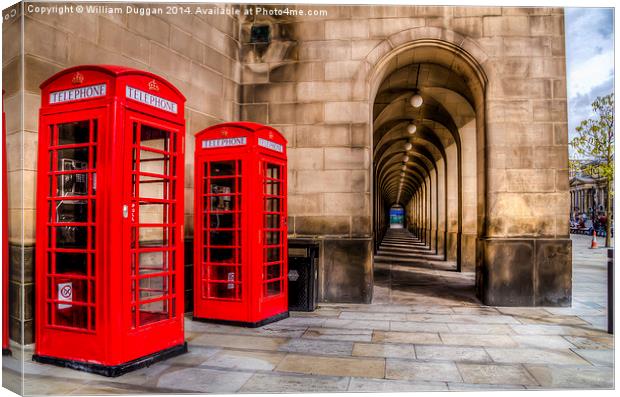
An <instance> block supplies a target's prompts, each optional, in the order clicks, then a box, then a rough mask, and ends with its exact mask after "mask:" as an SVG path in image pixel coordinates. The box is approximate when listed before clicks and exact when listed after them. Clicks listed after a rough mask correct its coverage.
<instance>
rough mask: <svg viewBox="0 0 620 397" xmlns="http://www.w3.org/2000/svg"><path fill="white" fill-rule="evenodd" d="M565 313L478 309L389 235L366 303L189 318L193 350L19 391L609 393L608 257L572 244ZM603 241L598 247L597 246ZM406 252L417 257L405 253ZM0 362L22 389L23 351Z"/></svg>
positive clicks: (467, 280) (466, 292) (69, 374)
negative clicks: (251, 319) (114, 373)
mask: <svg viewBox="0 0 620 397" xmlns="http://www.w3.org/2000/svg"><path fill="white" fill-rule="evenodd" d="M572 240H573V258H574V270H573V294H574V297H573V305H572V307H570V308H502V307H488V306H482V305H481V304H480V303H479V302H478V301H477V299H476V298H475V296H474V290H473V283H474V275H473V274H471V273H470V274H468V273H456V272H454V271H452V269H453V268H454V264H451V263H446V262H441V261H440V260H439V259H440V258H437V257H435V256H434V255H429V254H428V250H427V249H426V248H425V247H424V246H423V245H422V244H421V243H420V242H419V241H418V240H417V239H415V238H414V237H413V236H412V235H410V234H408V233H407V232H405V231H403V230H401V231H391V232H390V233H389V234H388V235H387V236H386V239H385V240H384V242H383V244H382V247H381V249H380V251H379V252H378V255H377V256H376V260H375V268H376V272H375V283H376V285H375V290H374V301H373V304H371V305H360V304H322V305H320V307H319V309H318V310H316V311H315V312H313V313H302V312H294V313H291V317H290V318H287V319H285V320H282V321H279V322H277V323H274V324H270V325H266V326H263V327H261V328H257V329H247V328H238V327H231V326H224V325H215V324H206V323H199V322H193V321H191V320H190V319H189V318H188V319H187V320H186V336H187V341H188V343H189V350H190V351H189V353H187V354H185V355H182V356H179V357H175V358H172V359H169V360H166V361H165V362H161V363H158V364H155V365H153V366H151V367H150V368H145V369H141V370H138V371H135V372H133V373H130V374H126V375H123V376H121V377H118V378H104V377H101V376H98V375H92V374H86V373H83V372H78V371H73V370H68V369H63V368H57V367H53V366H49V365H42V364H38V363H33V362H32V361H31V355H32V347H31V346H29V347H27V348H26V349H25V350H24V352H23V355H24V357H25V362H24V371H25V374H26V377H25V382H24V384H23V386H24V389H23V392H24V393H25V394H28V395H41V394H116V393H119V394H132V393H167V392H171V393H196V392H201V393H236V392H240V393H264V392H288V393H295V392H343V391H360V392H361V391H364V392H371V391H372V392H383V391H435V390H498V389H500V390H516V389H563V388H586V389H609V388H613V386H614V384H613V364H614V362H613V361H614V340H613V337H612V336H610V335H608V334H607V333H606V332H605V328H606V324H607V323H606V321H607V317H606V297H607V295H606V285H607V284H606V278H607V277H606V276H607V273H606V250H605V249H598V250H590V249H588V248H587V247H588V246H589V238H588V237H586V236H572ZM601 241H602V239H599V242H601ZM412 246H413V247H414V248H413V249H412V248H411V247H412ZM14 353H15V354H14V355H15V356H16V357H13V358H5V359H4V364H3V365H4V380H3V382H4V385H6V386H11V387H13V388H18V390H20V389H21V386H20V384H19V381H18V377H17V373H18V371H19V370H20V367H21V363H20V362H19V361H18V358H19V357H20V356H21V354H22V352H20V351H18V350H16V349H14Z"/></svg>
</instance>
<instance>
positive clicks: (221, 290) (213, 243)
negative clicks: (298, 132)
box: [201, 160, 242, 300]
mask: <svg viewBox="0 0 620 397" xmlns="http://www.w3.org/2000/svg"><path fill="white" fill-rule="evenodd" d="M202 172H203V183H204V186H205V187H206V188H205V189H204V190H203V200H202V206H203V209H202V211H203V213H204V217H203V218H202V219H203V228H204V231H205V232H204V233H203V234H202V240H203V241H202V244H203V249H202V252H203V256H202V258H201V259H202V261H203V264H202V266H201V269H202V272H201V274H202V277H201V283H202V288H201V290H202V296H203V299H209V298H211V299H225V300H241V299H242V294H241V290H242V284H241V274H242V270H241V265H242V263H241V234H240V226H241V212H240V209H241V195H240V192H241V161H239V160H227V161H213V162H206V163H204V168H203V170H202Z"/></svg>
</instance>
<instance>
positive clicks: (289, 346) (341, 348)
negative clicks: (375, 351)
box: [278, 338, 353, 356]
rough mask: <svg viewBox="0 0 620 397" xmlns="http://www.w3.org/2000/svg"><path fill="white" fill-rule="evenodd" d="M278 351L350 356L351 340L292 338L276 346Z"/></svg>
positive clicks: (351, 349)
mask: <svg viewBox="0 0 620 397" xmlns="http://www.w3.org/2000/svg"><path fill="white" fill-rule="evenodd" d="M278 350H279V351H283V352H292V353H309V354H325V355H329V356H350V355H351V352H352V351H353V342H348V341H328V340H316V339H303V338H302V339H292V340H290V341H288V342H286V343H284V344H282V345H280V347H278Z"/></svg>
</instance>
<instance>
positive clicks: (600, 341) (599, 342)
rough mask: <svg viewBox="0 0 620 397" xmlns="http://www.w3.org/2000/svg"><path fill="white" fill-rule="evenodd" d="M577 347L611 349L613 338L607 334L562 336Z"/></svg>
mask: <svg viewBox="0 0 620 397" xmlns="http://www.w3.org/2000/svg"><path fill="white" fill-rule="evenodd" d="M564 339H566V340H567V341H569V342H570V343H571V344H573V345H574V346H575V347H577V348H578V349H613V348H614V339H613V337H612V336H609V335H602V336H564Z"/></svg>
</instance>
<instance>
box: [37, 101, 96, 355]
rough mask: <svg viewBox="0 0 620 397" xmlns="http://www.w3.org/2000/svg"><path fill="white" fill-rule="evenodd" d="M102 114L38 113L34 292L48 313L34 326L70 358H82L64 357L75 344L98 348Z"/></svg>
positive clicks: (85, 349) (86, 348)
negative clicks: (43, 172) (39, 170)
mask: <svg viewBox="0 0 620 397" xmlns="http://www.w3.org/2000/svg"><path fill="white" fill-rule="evenodd" d="M105 115H106V112H105V108H100V109H95V110H86V111H83V112H80V113H69V114H66V115H63V114H61V115H51V116H44V117H42V118H41V124H42V126H43V128H42V129H41V131H42V132H43V134H40V135H39V139H41V140H43V142H44V144H43V145H40V152H39V167H41V168H43V169H45V170H46V175H47V177H40V178H39V184H38V187H37V188H38V189H39V192H45V193H44V194H41V193H39V195H38V202H37V209H38V211H37V212H38V214H37V216H38V218H39V219H40V221H39V222H38V224H39V225H45V226H46V227H40V228H37V244H41V245H42V247H41V249H39V250H38V251H37V255H38V257H37V265H38V266H41V267H42V269H43V271H40V272H38V273H37V276H38V278H37V285H38V288H40V291H41V293H38V294H37V300H39V301H40V305H39V307H44V306H45V307H47V310H46V314H47V316H46V318H44V319H42V321H43V322H44V323H42V324H37V327H45V329H46V331H45V332H41V333H39V335H40V336H41V337H42V338H45V339H48V338H49V339H50V340H52V341H54V343H48V345H50V346H52V347H53V350H55V352H50V354H53V355H56V356H58V357H64V358H69V359H79V358H80V357H67V352H73V351H75V349H73V348H72V347H73V346H75V345H76V344H77V345H80V346H81V350H82V351H83V352H85V354H93V355H95V354H97V352H100V351H101V349H103V346H102V343H101V342H102V341H101V340H100V339H99V336H101V335H102V334H103V333H104V330H103V327H105V326H106V325H105V324H103V322H102V321H101V318H102V313H101V312H102V299H101V296H102V295H101V294H102V288H101V285H102V284H101V283H102V274H101V266H100V262H101V258H100V255H101V253H102V249H101V247H100V240H99V238H98V236H99V233H98V232H100V231H99V230H97V229H98V227H97V221H98V219H99V218H100V214H101V205H97V204H99V202H100V201H101V200H99V197H100V193H99V192H98V190H97V182H98V179H99V182H100V183H101V180H102V179H104V178H105V177H106V175H104V172H105V171H104V170H103V169H101V167H100V166H99V160H100V157H101V156H100V155H99V153H101V149H100V148H101V146H102V144H104V143H103V142H102V140H103V137H104V136H105V132H106V117H105ZM61 336H63V337H61ZM39 342H41V343H45V342H44V341H37V343H39ZM82 354H84V353H82Z"/></svg>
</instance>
